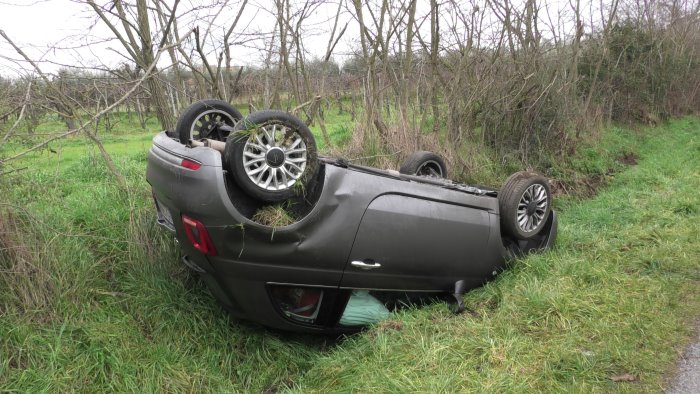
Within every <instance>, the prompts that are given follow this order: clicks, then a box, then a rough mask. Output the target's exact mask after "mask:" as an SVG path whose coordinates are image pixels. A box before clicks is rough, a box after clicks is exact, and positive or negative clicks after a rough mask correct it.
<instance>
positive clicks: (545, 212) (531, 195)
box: [498, 171, 552, 240]
mask: <svg viewBox="0 0 700 394" xmlns="http://www.w3.org/2000/svg"><path fill="white" fill-rule="evenodd" d="M498 206H499V209H500V213H501V227H502V230H504V231H505V232H506V233H507V234H508V235H511V236H513V237H514V238H516V239H521V240H526V239H531V238H533V237H535V236H536V235H537V234H538V233H539V232H540V231H541V230H542V228H543V227H544V225H545V223H546V222H547V218H548V217H549V212H550V211H551V210H552V192H551V189H550V187H549V182H547V179H546V178H544V177H543V176H541V175H538V174H535V173H532V172H527V171H521V172H516V173H515V174H513V175H511V176H510V177H508V179H506V181H505V183H504V184H503V187H502V188H501V191H500V192H499V193H498ZM519 218H520V220H519Z"/></svg>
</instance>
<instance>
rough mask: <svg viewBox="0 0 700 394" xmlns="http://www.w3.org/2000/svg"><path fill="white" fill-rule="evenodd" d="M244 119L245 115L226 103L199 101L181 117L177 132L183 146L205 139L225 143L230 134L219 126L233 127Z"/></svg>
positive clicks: (176, 128) (178, 121) (220, 101)
mask: <svg viewBox="0 0 700 394" xmlns="http://www.w3.org/2000/svg"><path fill="white" fill-rule="evenodd" d="M242 118H243V115H241V113H240V112H238V110H237V109H235V108H234V107H233V106H231V104H229V103H227V102H225V101H222V100H202V101H197V102H196V103H194V104H192V105H190V106H189V107H187V109H185V111H184V112H183V113H182V115H180V118H179V119H178V120H177V126H176V127H175V132H176V134H177V136H178V138H179V139H180V142H182V143H183V144H187V143H188V142H189V141H190V140H201V139H204V138H209V139H212V140H217V141H225V140H226V137H228V134H229V133H228V132H227V131H223V130H221V129H219V126H221V125H227V126H230V127H233V126H235V125H236V123H238V121H239V120H241V119H242Z"/></svg>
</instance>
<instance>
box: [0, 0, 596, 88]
mask: <svg viewBox="0 0 700 394" xmlns="http://www.w3.org/2000/svg"><path fill="white" fill-rule="evenodd" d="M96 1H97V2H98V3H99V4H107V3H111V0H96ZM125 1H127V2H132V3H133V0H125ZM180 1H181V2H180V6H179V8H178V13H177V14H178V18H177V21H178V26H180V27H179V29H180V31H181V33H184V31H186V30H187V29H188V26H189V27H192V26H199V27H200V29H201V31H205V30H207V29H211V32H212V34H213V35H215V36H219V37H221V36H223V32H224V31H225V29H227V28H228V26H229V25H230V23H231V21H232V20H233V19H234V17H235V15H236V13H237V11H238V7H239V5H240V3H241V2H242V1H243V0H180ZM337 1H338V0H325V1H324V3H323V4H322V5H321V6H319V7H318V8H315V9H314V12H313V13H312V14H311V15H310V17H309V18H308V19H307V20H306V21H305V25H304V26H305V28H306V34H304V36H303V37H302V43H303V46H304V49H305V50H306V51H307V54H308V56H309V57H314V56H315V57H321V56H323V54H324V53H325V50H326V46H327V41H328V32H330V31H331V29H332V21H333V17H334V15H335V12H336V10H337V4H338V3H337ZM519 1H523V0H514V4H517V3H518V2H519ZM601 1H603V2H605V0H601ZM167 2H168V3H171V4H172V2H173V0H167ZM217 2H218V3H222V2H227V3H228V5H229V6H228V7H227V8H224V11H222V12H220V13H219V10H220V9H221V7H216V8H215V9H199V10H195V11H191V10H192V9H196V8H197V6H199V5H202V4H211V3H217ZM148 3H149V4H153V2H152V1H150V0H149V2H148ZM299 3H302V1H301V0H299V1H294V2H292V4H293V5H298V4H299ZM348 3H349V2H348ZM480 3H481V0H461V1H458V2H455V4H460V7H463V12H466V13H467V14H469V12H470V11H471V10H472V9H477V7H478V6H479V4H480ZM273 4H274V3H273V2H272V0H249V1H248V6H247V7H246V8H245V11H244V13H243V14H242V17H241V19H240V22H239V25H238V27H237V28H236V31H235V32H234V35H233V37H232V39H231V41H232V42H233V44H232V45H231V53H232V57H233V65H238V66H240V65H242V66H246V65H260V64H261V63H262V62H263V61H264V53H265V51H266V45H268V43H269V42H270V40H271V39H272V36H271V34H270V32H271V31H272V30H273V29H274V27H275V17H274V15H273V14H272V13H273V12H274V5H273ZM390 4H392V5H394V6H396V3H393V2H392V3H390ZM443 4H445V6H444V7H448V6H449V2H443ZM470 4H472V5H471V6H470ZM538 4H539V5H540V6H542V5H544V6H545V7H549V11H550V12H552V15H553V16H554V19H555V20H558V21H559V23H563V29H564V30H565V31H571V30H572V28H573V26H574V25H573V24H571V23H570V22H569V21H568V19H566V18H564V19H557V15H558V13H559V12H560V11H561V10H562V9H567V8H570V4H573V3H570V2H569V0H541V1H540V2H539V3H538ZM581 4H582V5H583V6H584V8H586V7H590V4H591V3H589V5H585V4H586V2H585V1H582V2H581ZM293 7H294V6H293ZM347 7H349V5H348V4H347V3H345V4H344V5H343V9H342V10H343V12H342V16H341V25H344V24H345V23H348V22H350V23H349V27H348V29H347V31H346V33H345V36H344V37H343V38H342V40H341V41H340V42H339V44H338V46H337V47H336V50H335V51H334V54H333V57H334V60H335V61H336V62H338V63H340V64H342V63H343V62H344V61H345V60H347V59H348V58H349V56H350V54H351V53H352V52H353V50H354V49H357V48H359V43H358V41H359V27H358V26H357V23H355V22H353V21H352V18H353V17H352V15H351V14H350V12H349V11H348V9H347ZM470 7H471V8H470ZM428 10H429V2H428V1H427V0H420V1H419V2H418V11H417V14H416V17H417V18H421V17H425V16H427V15H428ZM293 11H294V10H293ZM594 13H595V12H594V10H593V9H591V14H594ZM541 14H542V15H539V16H540V18H545V16H543V15H546V14H544V13H541ZM367 15H368V13H365V18H366V19H367ZM559 15H560V14H559ZM596 16H597V15H596ZM445 17H447V18H449V17H450V16H449V15H447V16H445ZM584 19H585V18H584ZM489 23H491V25H490V26H493V27H495V28H496V29H497V30H500V24H498V23H497V22H496V23H494V22H493V20H492V21H491V22H489ZM151 25H152V26H155V25H157V24H156V23H155V21H153V20H152V21H151ZM446 25H448V24H447V23H444V24H442V26H443V28H444V26H446ZM487 25H488V24H487ZM567 25H568V26H567ZM487 28H488V27H487ZM0 29H2V30H3V31H4V32H5V33H6V34H7V35H8V36H9V37H10V38H11V39H12V40H13V41H14V42H15V43H16V44H17V45H18V46H20V47H21V48H22V50H24V51H25V52H26V53H27V55H28V56H29V57H30V58H32V59H33V60H39V61H40V62H39V64H40V67H41V69H42V71H44V72H48V73H55V72H56V71H58V70H59V69H60V68H62V67H66V66H70V67H74V68H77V69H80V68H81V67H85V68H94V67H97V68H105V67H111V68H114V67H116V66H118V65H119V64H120V63H124V62H128V63H130V64H133V62H132V61H131V60H130V59H128V58H127V57H126V56H125V50H124V48H123V47H122V45H121V44H120V43H119V42H117V41H116V40H108V38H112V37H113V34H112V32H111V31H110V30H109V29H108V28H107V27H106V25H105V24H104V23H103V22H101V21H99V20H97V18H96V14H95V12H94V11H93V10H92V9H91V8H90V7H89V5H87V4H86V0H0ZM426 29H429V23H423V27H422V29H421V31H422V35H423V37H427V35H428V34H429V32H427V31H426ZM261 33H264V34H261ZM443 34H447V33H445V31H444V30H443ZM545 34H546V32H545ZM447 35H448V36H449V34H447ZM260 37H265V40H262V39H260ZM253 38H256V39H253ZM453 39H458V40H459V39H460V38H459V37H456V38H455V37H453ZM276 40H277V41H278V39H277V38H276ZM217 42H219V41H217ZM88 44H89V45H88ZM443 44H444V41H443ZM414 45H418V44H417V43H416V42H415V41H414ZM482 45H483V43H482ZM206 49H207V48H206V47H205V50H206ZM193 58H194V59H195V61H198V60H197V59H198V56H194V57H193ZM207 59H208V60H209V62H210V63H216V55H215V54H214V53H212V51H211V47H209V51H208V55H207ZM273 60H274V59H273ZM169 63H171V62H170V59H169V57H168V56H162V58H161V62H160V63H159V66H160V67H161V68H164V67H167V66H168V65H169ZM28 70H31V67H30V66H29V65H28V64H26V63H25V62H23V61H21V58H20V56H19V55H18V54H17V52H16V51H15V50H14V49H13V48H12V47H11V46H10V45H9V44H8V43H7V42H6V41H5V40H4V39H2V37H0V76H6V77H21V76H23V75H27V73H28Z"/></svg>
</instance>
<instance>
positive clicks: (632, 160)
mask: <svg viewBox="0 0 700 394" xmlns="http://www.w3.org/2000/svg"><path fill="white" fill-rule="evenodd" d="M617 161H618V162H620V163H622V164H624V165H626V166H634V165H637V155H636V154H634V152H625V153H623V154H621V155H620V156H618V157H617Z"/></svg>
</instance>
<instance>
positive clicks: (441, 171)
mask: <svg viewBox="0 0 700 394" xmlns="http://www.w3.org/2000/svg"><path fill="white" fill-rule="evenodd" d="M399 172H400V173H402V174H406V175H420V176H431V177H435V178H447V165H445V161H444V160H443V159H442V157H440V156H438V155H437V154H435V153H433V152H427V151H418V152H413V153H412V154H411V155H410V156H408V157H407V158H406V160H404V162H403V164H401V168H399Z"/></svg>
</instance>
